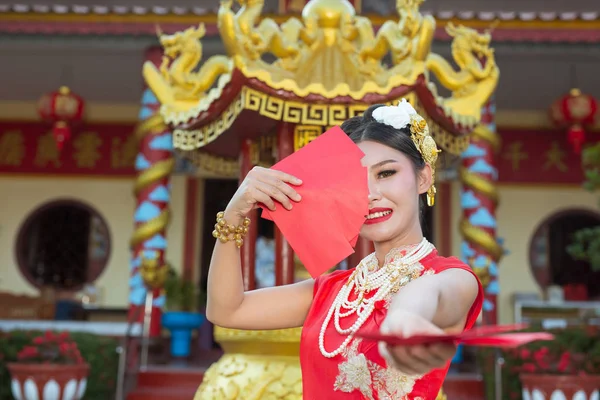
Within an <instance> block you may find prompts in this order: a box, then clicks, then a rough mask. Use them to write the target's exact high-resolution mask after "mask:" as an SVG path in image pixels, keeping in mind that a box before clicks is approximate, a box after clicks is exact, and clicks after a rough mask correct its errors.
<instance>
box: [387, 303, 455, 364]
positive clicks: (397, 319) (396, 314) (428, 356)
mask: <svg viewBox="0 0 600 400" xmlns="http://www.w3.org/2000/svg"><path fill="white" fill-rule="evenodd" d="M381 333H383V334H393V335H398V336H401V337H409V336H414V335H444V334H445V332H444V331H443V330H442V329H440V328H438V327H437V326H435V325H434V324H433V323H431V322H430V321H428V320H426V319H425V318H423V317H421V316H420V315H418V314H415V313H411V312H407V311H404V310H399V309H393V307H391V308H390V310H389V312H388V314H387V316H386V318H385V320H384V321H383V324H382V325H381ZM379 353H380V354H381V356H382V357H383V358H384V359H385V360H386V361H387V363H388V365H389V366H390V367H393V368H395V369H397V370H399V371H401V372H402V373H404V374H406V375H423V374H426V373H428V372H430V371H431V370H434V369H437V368H442V367H444V366H445V365H446V363H447V362H448V361H450V360H451V359H452V358H453V357H454V354H455V353H456V346H454V345H452V344H432V345H419V346H391V345H387V344H386V343H384V342H380V343H379Z"/></svg>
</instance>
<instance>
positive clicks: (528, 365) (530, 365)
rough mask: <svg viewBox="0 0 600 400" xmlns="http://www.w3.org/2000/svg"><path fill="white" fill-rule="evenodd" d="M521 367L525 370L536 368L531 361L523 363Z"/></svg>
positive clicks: (532, 370)
mask: <svg viewBox="0 0 600 400" xmlns="http://www.w3.org/2000/svg"><path fill="white" fill-rule="evenodd" d="M521 368H522V369H523V371H525V372H535V370H536V368H535V364H532V363H525V364H523V366H522V367H521Z"/></svg>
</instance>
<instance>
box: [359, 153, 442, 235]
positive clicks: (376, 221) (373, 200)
mask: <svg viewBox="0 0 600 400" xmlns="http://www.w3.org/2000/svg"><path fill="white" fill-rule="evenodd" d="M358 147H360V149H361V150H362V151H363V152H364V153H365V157H363V159H362V164H363V166H365V167H367V169H368V175H369V215H368V216H367V220H366V221H365V224H364V225H363V226H362V228H361V231H360V234H361V236H362V237H364V238H365V239H367V240H371V241H373V242H375V243H385V242H390V243H392V244H393V243H394V242H400V244H412V243H402V242H403V240H405V239H406V240H411V239H412V236H414V235H415V233H417V234H418V235H421V225H420V222H419V194H421V193H425V192H426V191H427V189H428V188H429V186H430V185H431V169H430V168H429V166H426V167H425V168H424V169H423V170H422V171H420V172H419V173H418V174H415V170H414V168H413V165H412V162H411V161H410V160H409V158H408V157H406V156H405V155H404V153H402V152H400V151H398V150H395V149H393V148H391V147H388V146H386V145H383V144H380V143H377V142H371V141H364V142H361V143H358ZM415 231H416V232H415Z"/></svg>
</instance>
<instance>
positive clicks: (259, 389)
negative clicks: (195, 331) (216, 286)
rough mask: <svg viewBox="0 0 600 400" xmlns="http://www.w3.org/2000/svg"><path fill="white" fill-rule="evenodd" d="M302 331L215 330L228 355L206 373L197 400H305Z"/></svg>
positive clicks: (195, 399)
mask: <svg viewBox="0 0 600 400" xmlns="http://www.w3.org/2000/svg"><path fill="white" fill-rule="evenodd" d="M301 331H302V329H301V328H295V329H284V330H273V331H242V330H234V329H224V328H219V327H215V339H216V341H217V342H218V343H219V344H220V345H221V346H222V348H223V350H224V352H225V354H224V355H223V357H221V359H219V361H217V362H216V363H214V364H213V365H211V367H210V368H209V369H208V370H207V371H206V374H205V375H204V380H203V381H202V384H201V385H200V387H199V388H198V391H197V392H196V396H194V400H234V399H240V400H241V399H244V400H258V399H272V400H275V399H277V400H279V399H282V400H283V399H285V400H301V399H302V374H301V371H300V359H299V352H300V333H301Z"/></svg>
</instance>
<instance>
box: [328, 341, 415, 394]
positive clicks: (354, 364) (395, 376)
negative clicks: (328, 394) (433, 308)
mask: <svg viewBox="0 0 600 400" xmlns="http://www.w3.org/2000/svg"><path fill="white" fill-rule="evenodd" d="M361 342H362V339H353V340H352V341H351V342H350V344H349V345H348V347H347V348H346V350H345V351H344V352H343V353H342V354H341V357H342V358H343V359H344V361H342V362H341V363H340V364H339V365H338V370H339V373H338V375H337V377H336V379H335V383H334V385H333V389H334V390H336V391H341V392H344V393H352V392H354V391H356V390H358V391H360V392H361V394H362V395H363V396H364V397H365V398H367V399H369V400H374V399H375V398H377V399H379V400H404V399H407V398H408V397H407V396H408V395H409V394H410V393H411V392H412V390H413V388H414V386H415V383H416V381H417V380H419V379H421V378H422V377H423V376H422V375H417V376H409V375H404V374H402V373H401V372H398V371H396V370H395V369H393V368H389V367H382V366H381V365H379V364H377V363H375V362H373V361H370V360H367V358H366V357H365V355H364V354H363V353H359V351H358V347H359V346H360V344H361ZM375 396H377V397H375Z"/></svg>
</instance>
